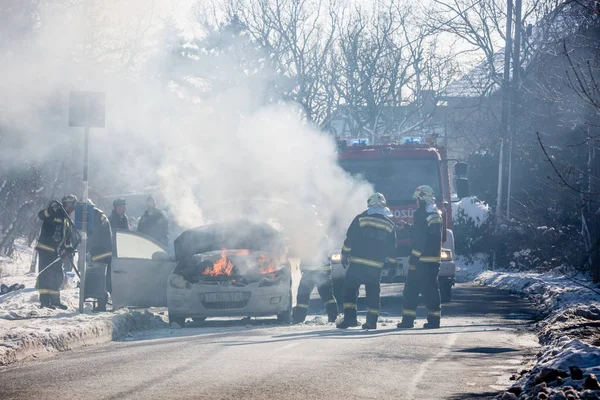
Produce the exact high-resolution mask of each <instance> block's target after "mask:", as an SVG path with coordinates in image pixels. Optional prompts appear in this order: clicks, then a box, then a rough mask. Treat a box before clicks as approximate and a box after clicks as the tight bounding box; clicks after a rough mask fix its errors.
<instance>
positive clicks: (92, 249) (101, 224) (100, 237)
mask: <svg viewBox="0 0 600 400" xmlns="http://www.w3.org/2000/svg"><path fill="white" fill-rule="evenodd" d="M89 235H90V237H89V253H90V256H91V260H92V262H99V263H103V264H108V263H109V261H110V260H111V258H112V230H111V227H110V221H109V220H108V217H107V216H106V215H105V214H104V213H103V212H102V211H101V210H99V209H98V208H96V207H94V230H92V231H90V232H89Z"/></svg>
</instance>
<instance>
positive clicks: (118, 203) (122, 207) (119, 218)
mask: <svg viewBox="0 0 600 400" xmlns="http://www.w3.org/2000/svg"><path fill="white" fill-rule="evenodd" d="M126 212H127V200H125V199H124V198H122V197H120V198H118V199H116V200H115V201H113V210H112V213H111V214H110V217H109V218H108V219H109V221H110V227H111V228H112V230H113V231H116V230H117V229H119V230H124V231H128V230H129V219H128V218H127V214H125V213H126Z"/></svg>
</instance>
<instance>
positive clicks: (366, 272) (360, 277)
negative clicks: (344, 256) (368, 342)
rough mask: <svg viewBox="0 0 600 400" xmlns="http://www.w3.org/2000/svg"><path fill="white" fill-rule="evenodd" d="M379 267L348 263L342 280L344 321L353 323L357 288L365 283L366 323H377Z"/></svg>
mask: <svg viewBox="0 0 600 400" xmlns="http://www.w3.org/2000/svg"><path fill="white" fill-rule="evenodd" d="M380 279H381V268H377V267H371V266H367V265H362V264H356V263H350V265H349V266H348V271H347V272H346V280H345V282H344V321H345V322H347V323H349V324H351V325H355V324H356V323H357V320H356V304H357V301H358V289H359V288H360V286H361V285H365V292H366V299H365V303H366V305H367V308H368V310H367V324H369V325H371V326H376V325H377V320H378V319H379V308H380V304H379V303H380V301H379V300H380V293H381V285H380Z"/></svg>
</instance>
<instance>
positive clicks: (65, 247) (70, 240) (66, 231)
mask: <svg viewBox="0 0 600 400" xmlns="http://www.w3.org/2000/svg"><path fill="white" fill-rule="evenodd" d="M38 218H39V219H41V220H42V231H41V232H40V237H39V239H38V244H37V246H36V249H37V250H41V251H48V252H51V253H56V254H57V255H58V254H61V253H63V252H67V253H73V252H75V249H76V248H77V246H78V245H79V239H78V236H77V235H75V234H74V232H73V226H72V225H71V222H70V221H69V218H68V216H66V215H65V212H64V211H63V210H62V209H58V210H57V211H54V210H53V209H52V207H48V208H47V209H44V210H41V211H40V212H39V213H38Z"/></svg>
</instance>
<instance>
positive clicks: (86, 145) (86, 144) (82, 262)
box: [79, 126, 90, 313]
mask: <svg viewBox="0 0 600 400" xmlns="http://www.w3.org/2000/svg"><path fill="white" fill-rule="evenodd" d="M89 150H90V127H89V126H86V127H85V135H84V139H83V207H82V209H83V212H82V215H81V245H80V246H81V251H80V253H79V272H80V274H81V278H80V279H79V281H80V283H79V312H80V313H83V305H84V303H85V271H86V255H87V217H88V215H87V214H88V207H87V205H88V195H89V193H88V189H89V185H88V170H89V164H90V159H89Z"/></svg>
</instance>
